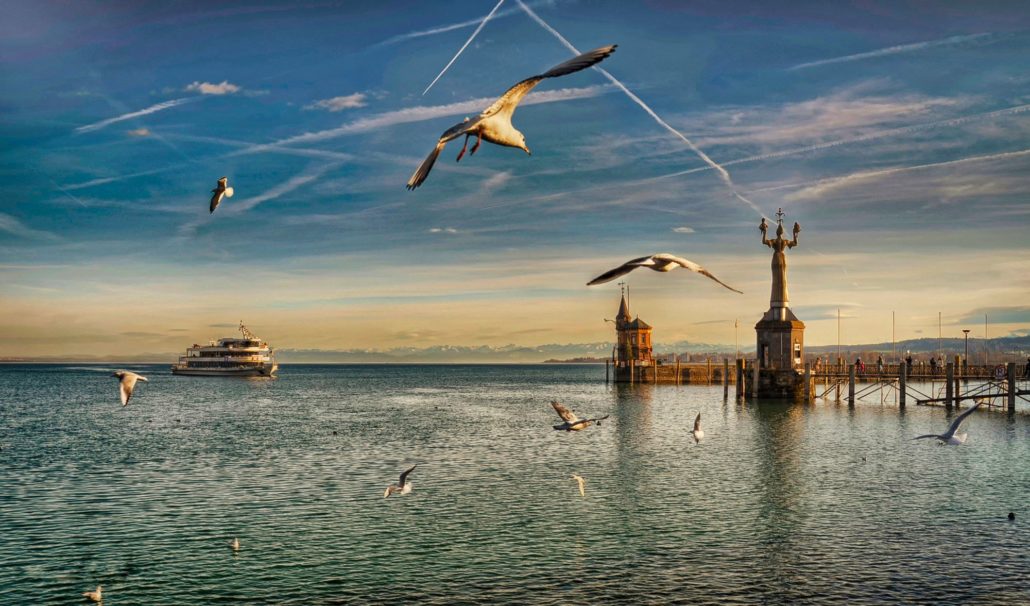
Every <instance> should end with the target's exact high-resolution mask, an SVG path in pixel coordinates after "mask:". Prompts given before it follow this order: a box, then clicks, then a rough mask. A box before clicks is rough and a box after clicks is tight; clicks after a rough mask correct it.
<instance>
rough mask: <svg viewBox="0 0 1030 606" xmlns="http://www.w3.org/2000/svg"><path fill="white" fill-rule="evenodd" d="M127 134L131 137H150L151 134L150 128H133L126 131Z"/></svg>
mask: <svg viewBox="0 0 1030 606" xmlns="http://www.w3.org/2000/svg"><path fill="white" fill-rule="evenodd" d="M125 134H127V135H129V136H130V137H149V136H150V129H149V128H134V129H132V130H127V131H125Z"/></svg>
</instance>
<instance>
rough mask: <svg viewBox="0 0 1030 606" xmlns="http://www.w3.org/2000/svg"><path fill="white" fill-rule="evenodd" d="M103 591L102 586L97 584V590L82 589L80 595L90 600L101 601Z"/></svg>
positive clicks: (102, 599)
mask: <svg viewBox="0 0 1030 606" xmlns="http://www.w3.org/2000/svg"><path fill="white" fill-rule="evenodd" d="M103 591H104V588H103V587H101V586H100V585H97V590H96V591H84V592H83V593H82V597H84V598H89V599H90V600H93V601H94V602H102V601H104V598H103Z"/></svg>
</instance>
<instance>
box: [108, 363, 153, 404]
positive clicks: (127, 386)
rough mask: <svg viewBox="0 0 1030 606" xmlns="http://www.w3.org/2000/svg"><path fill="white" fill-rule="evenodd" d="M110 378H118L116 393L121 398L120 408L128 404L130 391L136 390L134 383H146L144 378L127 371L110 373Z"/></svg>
mask: <svg viewBox="0 0 1030 606" xmlns="http://www.w3.org/2000/svg"><path fill="white" fill-rule="evenodd" d="M111 376H112V377H118V382H119V386H118V392H119V394H120V395H121V398H122V406H126V405H127V404H128V403H129V399H130V398H132V390H134V389H136V381H143V382H144V383H147V382H148V381H147V378H146V377H144V376H142V375H138V374H136V373H134V372H129V371H128V370H118V371H115V372H113V373H111Z"/></svg>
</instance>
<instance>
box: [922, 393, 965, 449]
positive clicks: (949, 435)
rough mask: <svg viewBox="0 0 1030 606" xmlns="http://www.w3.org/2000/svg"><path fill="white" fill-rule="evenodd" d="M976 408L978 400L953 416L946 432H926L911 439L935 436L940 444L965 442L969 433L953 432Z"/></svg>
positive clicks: (955, 444)
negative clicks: (938, 433)
mask: <svg viewBox="0 0 1030 606" xmlns="http://www.w3.org/2000/svg"><path fill="white" fill-rule="evenodd" d="M977 408H980V402H977V403H976V404H975V405H974V406H972V407H971V408H970V409H969V410H967V411H966V412H964V413H962V414H960V415H959V416H957V417H955V420H954V421H952V422H951V426H950V427H948V431H946V432H944V433H942V434H940V435H937V434H933V433H928V434H926V435H924V436H916V437H914V438H912V439H913V440H922V439H923V438H937V439H938V440H940V443H941V444H951V445H954V446H957V445H959V444H963V443H965V441H966V438H967V437H968V436H969V434H967V433H955V432H957V431H958V427H959V425H961V424H962V421H965V420H966V417H968V416H969V415H971V414H973V411H974V410H976V409H977Z"/></svg>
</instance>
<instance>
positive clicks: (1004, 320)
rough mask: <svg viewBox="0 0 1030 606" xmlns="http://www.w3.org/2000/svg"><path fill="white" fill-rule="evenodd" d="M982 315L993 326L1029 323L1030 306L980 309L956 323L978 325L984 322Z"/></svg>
mask: <svg viewBox="0 0 1030 606" xmlns="http://www.w3.org/2000/svg"><path fill="white" fill-rule="evenodd" d="M984 315H986V316H987V321H988V322H991V323H993V324H1015V323H1023V322H1030V306H1026V305H1018V306H1012V307H980V308H978V309H974V310H972V311H970V312H969V313H968V314H966V315H965V316H963V317H962V318H959V320H958V323H959V324H974V323H975V324H977V325H980V324H982V323H983V321H984Z"/></svg>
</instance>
